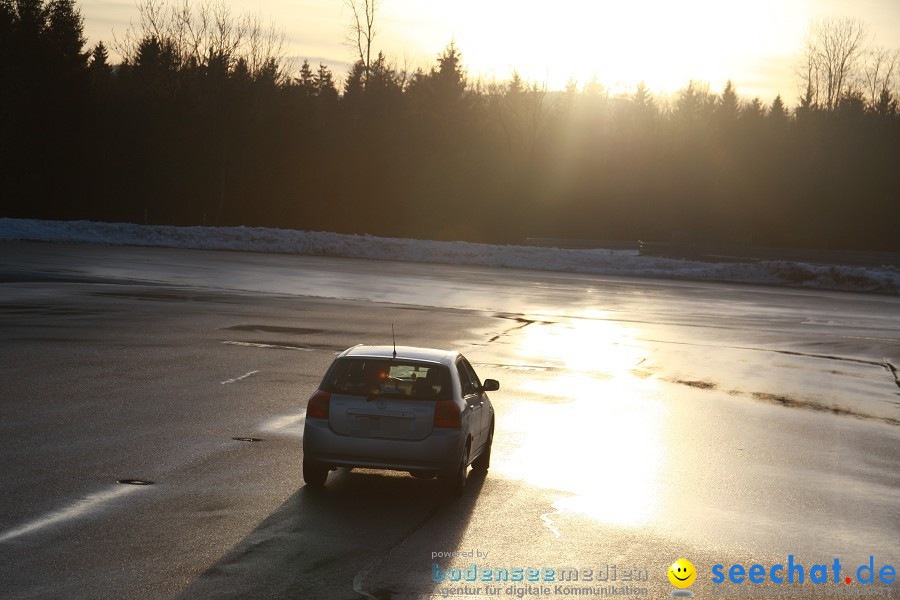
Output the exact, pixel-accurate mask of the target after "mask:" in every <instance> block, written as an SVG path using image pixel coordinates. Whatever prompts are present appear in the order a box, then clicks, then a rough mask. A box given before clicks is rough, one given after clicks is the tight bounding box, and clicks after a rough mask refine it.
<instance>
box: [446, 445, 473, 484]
mask: <svg viewBox="0 0 900 600" xmlns="http://www.w3.org/2000/svg"><path fill="white" fill-rule="evenodd" d="M468 474H469V447H468V446H466V447H465V448H463V455H462V459H461V460H460V463H459V467H458V468H457V469H456V472H455V473H454V474H453V476H452V477H451V478H450V491H451V492H452V493H453V495H454V496H462V493H463V490H465V489H466V476H468Z"/></svg>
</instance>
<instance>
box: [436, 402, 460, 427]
mask: <svg viewBox="0 0 900 600" xmlns="http://www.w3.org/2000/svg"><path fill="white" fill-rule="evenodd" d="M434 426H435V427H459V406H457V405H456V402H454V401H453V400H438V401H437V402H435V403H434Z"/></svg>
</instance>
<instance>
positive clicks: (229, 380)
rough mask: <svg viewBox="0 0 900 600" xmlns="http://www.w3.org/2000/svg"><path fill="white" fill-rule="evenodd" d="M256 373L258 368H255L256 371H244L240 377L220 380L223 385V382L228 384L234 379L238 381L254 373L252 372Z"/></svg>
mask: <svg viewBox="0 0 900 600" xmlns="http://www.w3.org/2000/svg"><path fill="white" fill-rule="evenodd" d="M256 373H259V371H258V370H257V371H250V372H249V373H244V374H243V375H241V376H240V377H235V378H234V379H226V380H225V381H223V382H222V385H225V384H228V383H234V382H235V381H240V380H241V379H246V378H248V377H250V376H251V375H254V374H256Z"/></svg>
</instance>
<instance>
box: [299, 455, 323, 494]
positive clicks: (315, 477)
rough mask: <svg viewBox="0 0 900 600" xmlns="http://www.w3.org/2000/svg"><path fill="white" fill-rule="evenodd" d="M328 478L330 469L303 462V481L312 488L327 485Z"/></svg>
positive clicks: (306, 461)
mask: <svg viewBox="0 0 900 600" xmlns="http://www.w3.org/2000/svg"><path fill="white" fill-rule="evenodd" d="M327 477H328V467H326V466H325V465H320V464H318V463H314V462H310V461H308V460H304V461H303V481H305V482H306V485H308V486H309V487H311V488H320V487H322V486H324V485H325V479H326V478H327Z"/></svg>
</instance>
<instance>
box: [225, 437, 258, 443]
mask: <svg viewBox="0 0 900 600" xmlns="http://www.w3.org/2000/svg"><path fill="white" fill-rule="evenodd" d="M231 439H233V440H234V441H236V442H261V441H262V439H260V438H254V437H233V438H231Z"/></svg>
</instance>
